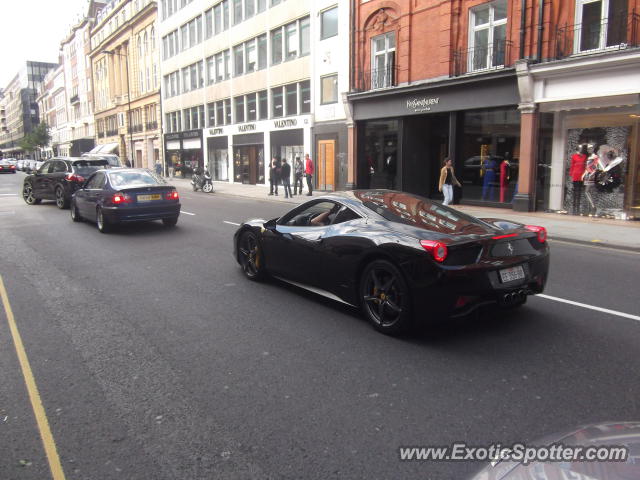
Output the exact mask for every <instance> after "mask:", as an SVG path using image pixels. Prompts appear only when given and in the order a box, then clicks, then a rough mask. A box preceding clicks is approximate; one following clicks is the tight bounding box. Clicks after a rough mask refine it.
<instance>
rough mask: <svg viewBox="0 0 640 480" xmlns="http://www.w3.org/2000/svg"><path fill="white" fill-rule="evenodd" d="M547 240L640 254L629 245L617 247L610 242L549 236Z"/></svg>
mask: <svg viewBox="0 0 640 480" xmlns="http://www.w3.org/2000/svg"><path fill="white" fill-rule="evenodd" d="M549 240H558V241H559V242H567V243H575V244H576V245H583V246H588V247H596V248H610V249H613V250H621V251H624V252H634V253H640V247H630V246H629V245H619V244H616V243H610V242H600V241H598V242H590V241H588V240H578V239H576V238H569V237H556V236H551V235H550V236H549Z"/></svg>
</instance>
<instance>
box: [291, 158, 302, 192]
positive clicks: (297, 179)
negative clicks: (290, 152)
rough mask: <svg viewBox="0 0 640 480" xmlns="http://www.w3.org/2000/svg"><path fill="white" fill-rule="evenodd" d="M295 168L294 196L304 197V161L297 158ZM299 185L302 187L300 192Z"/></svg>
mask: <svg viewBox="0 0 640 480" xmlns="http://www.w3.org/2000/svg"><path fill="white" fill-rule="evenodd" d="M293 168H294V175H295V176H294V179H293V194H294V195H302V177H303V175H304V165H302V160H300V157H296V163H295V165H294V166H293ZM298 185H300V191H298Z"/></svg>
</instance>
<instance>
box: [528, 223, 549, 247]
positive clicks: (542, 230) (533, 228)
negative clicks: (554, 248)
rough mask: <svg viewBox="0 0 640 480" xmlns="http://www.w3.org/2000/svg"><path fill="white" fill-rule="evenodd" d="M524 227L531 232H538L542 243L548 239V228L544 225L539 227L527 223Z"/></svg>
mask: <svg viewBox="0 0 640 480" xmlns="http://www.w3.org/2000/svg"><path fill="white" fill-rule="evenodd" d="M524 228H526V229H527V230H529V231H530V232H536V233H537V234H538V241H539V242H540V243H544V242H546V241H547V229H546V228H544V227H539V226H537V225H525V226H524Z"/></svg>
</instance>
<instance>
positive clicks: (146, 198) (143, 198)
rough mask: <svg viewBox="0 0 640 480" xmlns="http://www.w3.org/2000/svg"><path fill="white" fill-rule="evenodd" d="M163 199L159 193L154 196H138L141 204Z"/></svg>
mask: <svg viewBox="0 0 640 480" xmlns="http://www.w3.org/2000/svg"><path fill="white" fill-rule="evenodd" d="M160 199H162V195H160V194H159V193H154V194H153V195H138V201H139V202H152V201H153V200H160Z"/></svg>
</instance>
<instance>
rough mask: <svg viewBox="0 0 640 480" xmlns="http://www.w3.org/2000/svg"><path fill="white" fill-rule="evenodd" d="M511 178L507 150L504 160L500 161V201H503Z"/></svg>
mask: <svg viewBox="0 0 640 480" xmlns="http://www.w3.org/2000/svg"><path fill="white" fill-rule="evenodd" d="M510 178H511V164H510V163H509V152H507V153H505V154H504V160H502V162H500V203H504V197H505V194H506V193H507V189H508V188H509V180H510Z"/></svg>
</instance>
